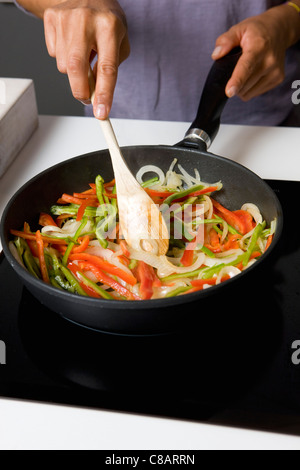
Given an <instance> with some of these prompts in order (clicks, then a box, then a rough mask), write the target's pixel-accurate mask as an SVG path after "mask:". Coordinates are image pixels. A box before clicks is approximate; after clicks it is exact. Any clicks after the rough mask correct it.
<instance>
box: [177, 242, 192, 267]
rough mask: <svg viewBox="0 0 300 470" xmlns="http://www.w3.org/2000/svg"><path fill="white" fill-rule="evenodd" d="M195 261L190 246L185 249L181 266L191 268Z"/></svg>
mask: <svg viewBox="0 0 300 470" xmlns="http://www.w3.org/2000/svg"><path fill="white" fill-rule="evenodd" d="M193 260H194V250H191V249H189V244H188V245H187V247H186V248H185V250H184V252H183V255H182V257H181V260H180V262H181V264H182V265H183V266H191V265H192V264H193Z"/></svg>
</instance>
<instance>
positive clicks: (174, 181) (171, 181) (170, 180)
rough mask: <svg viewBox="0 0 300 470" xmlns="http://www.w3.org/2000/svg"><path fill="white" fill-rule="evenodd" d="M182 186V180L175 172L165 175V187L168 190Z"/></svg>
mask: <svg viewBox="0 0 300 470" xmlns="http://www.w3.org/2000/svg"><path fill="white" fill-rule="evenodd" d="M181 184H182V179H181V177H180V175H178V174H177V173H175V171H171V172H168V173H167V175H166V186H167V187H168V189H177V188H180V187H181Z"/></svg>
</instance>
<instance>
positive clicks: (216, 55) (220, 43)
mask: <svg viewBox="0 0 300 470" xmlns="http://www.w3.org/2000/svg"><path fill="white" fill-rule="evenodd" d="M241 30H242V28H241V27H240V25H236V26H233V27H232V28H230V29H229V30H228V31H227V32H226V33H224V34H221V36H219V37H218V38H217V40H216V43H215V49H214V51H213V53H212V59H213V60H217V59H220V58H221V57H223V56H224V55H226V54H228V53H229V52H230V51H231V49H233V48H234V47H236V46H239V45H240V42H241V35H242V33H241Z"/></svg>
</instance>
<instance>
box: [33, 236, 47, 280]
mask: <svg viewBox="0 0 300 470" xmlns="http://www.w3.org/2000/svg"><path fill="white" fill-rule="evenodd" d="M35 236H36V244H37V247H38V254H39V262H40V270H41V274H42V279H43V281H44V282H47V283H48V284H49V283H50V280H49V275H48V269H47V266H46V262H45V254H44V241H43V239H42V236H41V232H40V231H39V230H37V231H36V233H35Z"/></svg>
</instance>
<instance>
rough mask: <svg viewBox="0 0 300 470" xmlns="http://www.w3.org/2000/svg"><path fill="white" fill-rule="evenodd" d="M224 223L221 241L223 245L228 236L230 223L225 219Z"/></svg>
mask: <svg viewBox="0 0 300 470" xmlns="http://www.w3.org/2000/svg"><path fill="white" fill-rule="evenodd" d="M222 224H223V233H222V237H221V239H220V243H221V245H222V244H223V242H224V240H225V238H226V237H227V234H228V223H227V222H226V221H225V220H224V222H222Z"/></svg>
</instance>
